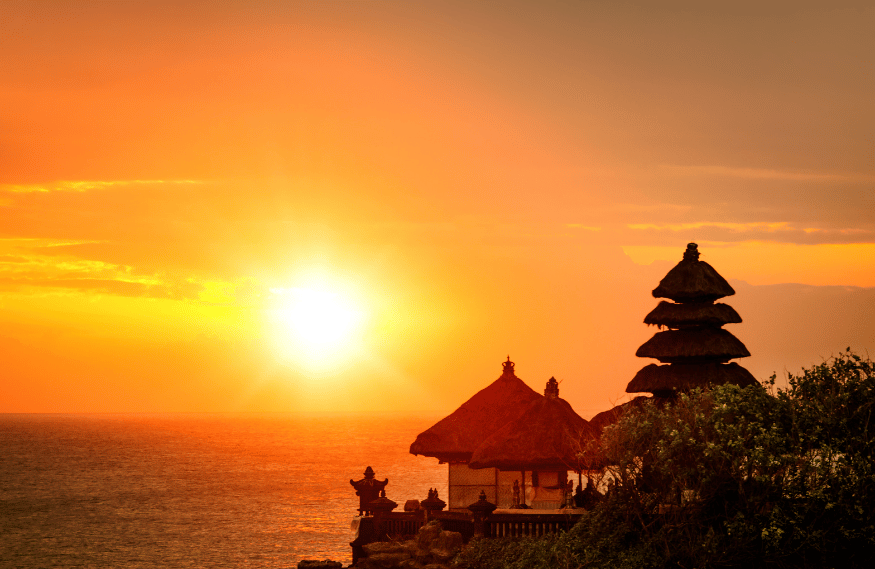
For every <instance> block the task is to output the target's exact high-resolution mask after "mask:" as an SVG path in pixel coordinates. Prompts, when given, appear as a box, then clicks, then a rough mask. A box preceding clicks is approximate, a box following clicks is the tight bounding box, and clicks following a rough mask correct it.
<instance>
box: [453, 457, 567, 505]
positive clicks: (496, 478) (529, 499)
mask: <svg viewBox="0 0 875 569" xmlns="http://www.w3.org/2000/svg"><path fill="white" fill-rule="evenodd" d="M532 474H533V473H532V471H530V470H527V471H525V474H523V473H522V472H521V471H519V470H497V469H495V468H481V469H473V468H468V465H467V464H464V463H455V464H450V468H449V499H448V500H447V502H448V506H449V508H450V509H465V508H467V507H468V506H470V505H471V504H473V503H474V502H476V501H477V500H479V499H480V492H481V491H483V492H486V499H487V500H488V501H490V502H492V503H493V504H495V505H497V506H498V507H499V508H510V507H511V506H512V505H513V483H514V481H519V483H520V485H521V486H522V485H523V476H525V498H523V497H522V496H521V497H520V498H523V500H524V501H525V503H526V504H528V505H529V506H531V507H532V508H535V509H542V510H552V509H558V508H561V507H562V505H563V501H562V500H563V497H564V493H563V490H562V488H555V487H556V486H559V483H560V482H562V481H563V480H561V478H562V475H564V474H565V473H564V472H563V473H561V474H560V473H557V472H550V471H538V485H537V486H533V484H532V482H533V476H532ZM548 486H553V487H554V488H547V487H548Z"/></svg>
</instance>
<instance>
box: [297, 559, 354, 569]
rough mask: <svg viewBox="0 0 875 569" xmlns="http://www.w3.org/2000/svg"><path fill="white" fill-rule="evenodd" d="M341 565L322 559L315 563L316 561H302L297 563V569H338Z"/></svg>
mask: <svg viewBox="0 0 875 569" xmlns="http://www.w3.org/2000/svg"><path fill="white" fill-rule="evenodd" d="M341 567H343V564H342V563H341V562H340V561H331V560H330V559H324V560H322V561H317V560H316V559H303V560H301V561H299V562H298V569H340V568H341Z"/></svg>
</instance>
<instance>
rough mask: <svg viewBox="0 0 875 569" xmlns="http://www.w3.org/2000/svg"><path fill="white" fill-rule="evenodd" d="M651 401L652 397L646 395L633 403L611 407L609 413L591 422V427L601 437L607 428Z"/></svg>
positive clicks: (633, 400) (600, 415) (632, 401)
mask: <svg viewBox="0 0 875 569" xmlns="http://www.w3.org/2000/svg"><path fill="white" fill-rule="evenodd" d="M627 391H628V389H627ZM649 399H650V397H647V396H646V395H639V396H638V397H636V398H635V399H632V400H631V401H626V402H625V403H622V404H620V405H617V406H615V407H611V408H610V409H608V410H607V411H602V412H601V413H599V414H598V415H596V416H595V417H593V418H592V419H590V420H589V426H590V427H592V428H593V430H594V431H595V433H596V434H597V435H601V434H602V431H604V430H605V427H607V426H608V425H613V424H614V423H616V422H617V421H619V420H620V418H621V417H622V416H623V415H625V414H626V413H628V412H629V411H632V410H634V409H638V408H640V407H641V405H643V404H644V402H645V401H647V400H649Z"/></svg>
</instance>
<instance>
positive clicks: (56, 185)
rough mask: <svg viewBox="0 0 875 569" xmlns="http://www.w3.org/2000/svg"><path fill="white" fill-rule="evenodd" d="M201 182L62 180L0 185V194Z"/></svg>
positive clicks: (198, 181) (83, 190)
mask: <svg viewBox="0 0 875 569" xmlns="http://www.w3.org/2000/svg"><path fill="white" fill-rule="evenodd" d="M202 183H203V182H202V181H200V180H60V181H56V182H49V183H44V184H0V192H6V193H13V194H31V193H49V192H87V191H91V190H104V189H107V188H113V187H117V186H156V185H168V184H176V185H183V184H202Z"/></svg>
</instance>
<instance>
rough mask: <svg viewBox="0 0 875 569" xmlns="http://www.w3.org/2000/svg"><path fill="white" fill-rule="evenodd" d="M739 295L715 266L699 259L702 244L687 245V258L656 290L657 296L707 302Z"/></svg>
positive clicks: (685, 257) (654, 294)
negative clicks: (699, 247) (699, 248)
mask: <svg viewBox="0 0 875 569" xmlns="http://www.w3.org/2000/svg"><path fill="white" fill-rule="evenodd" d="M733 294H735V291H734V290H733V289H732V287H731V286H729V283H728V282H726V279H724V278H723V277H721V276H720V274H719V273H717V271H715V270H714V268H713V267H712V266H711V265H709V264H708V263H706V262H704V261H700V260H699V251H698V246H697V245H696V244H695V243H690V244H689V245H687V250H686V251H685V252H684V258H683V260H682V261H681V262H680V263H678V264H677V265H675V267H674V268H673V269H672V270H670V271H669V272H668V274H667V275H665V277H664V278H663V279H662V280H661V281H659V286H658V287H656V288H655V289H653V296H654V297H656V298H670V299H672V300H674V301H675V302H707V301H714V300H717V299H718V298H723V297H724V296H730V295H733Z"/></svg>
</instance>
